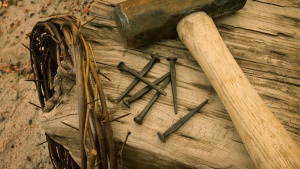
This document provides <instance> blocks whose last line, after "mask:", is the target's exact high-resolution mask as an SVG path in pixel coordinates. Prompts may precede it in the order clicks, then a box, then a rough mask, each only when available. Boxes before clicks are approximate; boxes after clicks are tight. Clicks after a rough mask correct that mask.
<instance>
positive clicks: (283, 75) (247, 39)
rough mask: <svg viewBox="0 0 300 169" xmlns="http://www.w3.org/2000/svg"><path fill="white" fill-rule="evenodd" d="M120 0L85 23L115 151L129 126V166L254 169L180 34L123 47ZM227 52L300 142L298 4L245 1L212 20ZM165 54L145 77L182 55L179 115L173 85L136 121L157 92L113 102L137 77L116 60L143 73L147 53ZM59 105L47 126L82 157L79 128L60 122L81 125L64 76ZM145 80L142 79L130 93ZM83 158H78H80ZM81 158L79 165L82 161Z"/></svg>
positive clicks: (105, 4) (96, 7) (95, 8)
mask: <svg viewBox="0 0 300 169" xmlns="http://www.w3.org/2000/svg"><path fill="white" fill-rule="evenodd" d="M118 2H120V0H119V1H117V0H116V1H107V0H103V1H101V0H95V2H94V3H93V5H92V8H91V15H92V16H97V18H96V19H95V20H93V21H92V22H91V23H89V24H88V25H85V26H84V28H83V29H82V33H83V35H84V37H85V38H86V40H87V41H88V42H89V43H91V44H92V47H93V50H94V53H95V56H96V60H97V62H99V63H103V64H99V65H98V66H99V67H100V69H101V71H102V73H104V74H105V75H106V76H108V77H109V78H110V79H111V80H112V81H111V82H110V81H108V80H105V79H104V78H102V77H101V78H102V79H103V80H102V82H103V85H104V92H105V94H106V98H107V104H108V108H109V113H110V115H111V117H112V118H115V117H118V116H121V115H123V114H126V113H130V115H129V116H126V117H124V118H122V119H119V120H117V121H114V122H112V126H113V132H114V133H113V134H114V137H115V145H116V149H117V150H119V149H120V148H121V145H122V142H123V141H124V139H125V136H126V133H127V131H128V130H130V131H131V133H132V134H131V135H130V136H129V138H128V141H127V145H126V146H125V148H124V151H123V152H124V155H123V158H124V163H125V166H127V167H130V168H171V167H173V168H174V167H175V168H254V163H253V162H252V161H251V159H250V156H249V154H248V152H247V151H246V149H245V147H244V145H243V142H242V140H241V139H240V137H239V135H238V133H237V131H236V129H235V127H234V125H233V123H232V121H231V119H230V117H229V115H228V113H227V112H226V110H225V108H224V106H223V104H222V103H221V101H220V99H219V97H218V95H217V94H216V92H215V90H214V89H213V87H212V86H211V84H210V82H209V81H208V79H207V78H206V76H205V74H204V73H203V71H202V69H201V68H200V67H199V66H198V64H197V63H196V61H195V59H194V58H193V56H192V55H191V54H190V53H189V51H188V50H187V49H186V47H185V46H184V45H183V44H182V42H181V41H179V39H177V38H175V39H168V40H161V41H158V42H155V43H153V44H150V45H147V46H144V47H141V48H138V49H129V48H126V47H125V46H124V44H123V43H122V41H121V38H120V36H119V33H118V30H117V28H116V25H115V22H114V20H113V7H114V5H115V4H116V3H118ZM215 23H216V24H217V27H218V30H219V32H220V34H221V36H222V38H223V39H224V41H225V43H226V45H227V46H228V48H229V50H230V52H231V53H232V55H233V56H234V58H235V60H236V61H237V62H238V64H239V66H240V67H241V69H242V70H243V72H244V73H245V75H246V77H247V78H248V79H249V81H250V82H251V84H252V85H253V86H254V88H255V90H256V91H257V92H258V93H259V95H260V96H261V97H262V99H263V101H264V102H265V103H266V104H267V106H268V107H269V108H270V109H271V111H272V112H273V113H274V114H275V115H276V117H277V118H278V119H279V120H280V122H281V124H282V125H283V126H284V127H285V129H287V130H288V132H289V134H291V136H292V138H293V139H294V140H295V141H296V142H297V143H298V145H300V133H299V131H300V111H299V110H300V85H299V84H300V70H299V65H300V54H299V51H300V46H299V41H300V29H299V25H300V7H299V5H296V3H295V1H293V0H286V1H274V2H273V1H269V0H261V1H248V2H247V4H246V5H245V7H244V9H242V10H241V11H239V12H236V13H235V14H233V15H230V16H225V17H222V18H219V19H217V20H216V21H215ZM152 52H156V53H158V54H159V55H160V56H161V62H160V63H157V64H156V65H155V66H154V67H153V68H152V69H151V71H150V72H149V73H148V75H147V76H146V78H147V79H148V80H150V81H153V80H155V79H157V78H159V77H160V76H162V75H164V74H165V73H166V72H168V71H169V62H168V61H167V60H166V58H167V57H168V56H177V57H178V60H177V62H176V71H177V95H178V104H179V106H178V114H177V115H175V114H174V109H173V103H172V93H171V86H170V85H168V86H167V87H166V89H165V90H166V92H167V93H168V94H167V96H161V97H160V98H159V99H158V100H157V101H156V102H155V104H154V105H153V107H152V108H151V110H150V112H149V113H148V114H147V116H146V118H145V120H144V123H143V124H142V125H138V124H136V123H135V122H134V121H133V117H135V116H136V115H137V114H139V113H140V111H141V110H142V109H143V108H144V106H145V105H146V104H147V103H148V101H149V100H150V99H151V97H152V95H153V94H154V93H155V91H151V92H150V93H149V94H147V95H145V96H144V97H143V98H142V99H141V100H139V101H137V102H135V103H132V105H131V107H130V109H129V108H127V107H126V106H124V105H123V103H122V102H120V103H116V99H117V98H118V96H119V95H120V94H121V93H122V92H123V91H124V90H125V88H126V87H127V86H128V85H129V83H130V82H131V81H132V80H133V77H132V76H130V75H128V74H126V73H122V72H120V71H119V70H118V69H117V65H118V63H119V62H121V61H124V62H125V63H126V64H127V65H128V66H130V67H131V68H134V69H135V70H137V71H140V70H141V69H142V68H143V66H144V65H146V63H147V62H148V61H149V60H150V54H151V53H152ZM64 86H65V89H63V90H62V91H63V92H62V93H63V95H62V97H61V100H60V104H58V105H57V106H56V107H55V109H53V110H52V111H51V112H50V113H48V114H46V113H45V115H44V119H43V127H44V129H45V132H46V133H47V134H48V135H49V136H50V137H51V138H52V139H54V140H55V141H57V142H58V143H60V144H62V145H64V146H65V147H66V148H67V149H68V150H69V151H70V152H71V155H72V156H73V157H74V159H75V160H76V161H79V149H78V148H79V146H78V145H79V132H78V131H76V129H73V128H71V127H69V126H67V125H65V124H63V123H62V122H65V123H68V124H70V125H73V126H78V114H77V111H76V109H77V107H76V106H77V101H76V99H77V98H76V89H75V88H74V89H72V91H71V92H69V93H67V91H68V90H67V89H70V87H71V86H72V84H71V82H67V80H66V81H65V82H64ZM144 86H145V85H144V84H142V83H139V84H138V86H137V87H136V88H134V89H133V91H132V92H130V93H129V95H133V94H134V93H135V92H137V91H138V90H139V89H141V88H142V87H144ZM205 99H208V100H209V103H208V104H207V105H206V106H204V107H203V108H202V109H201V110H200V111H199V112H198V113H196V115H194V116H193V117H192V118H191V119H190V120H189V121H188V122H187V123H186V124H185V125H184V126H183V127H181V128H180V129H179V130H178V131H176V132H175V133H174V134H173V135H171V136H170V137H169V138H168V139H167V142H166V143H162V142H161V141H160V140H159V138H158V137H157V134H156V133H157V132H158V131H160V132H162V131H165V130H166V129H167V128H168V127H169V126H171V125H172V124H173V123H174V122H175V121H177V120H178V119H180V117H182V116H184V115H185V114H186V113H188V112H189V111H190V110H191V109H193V108H195V107H196V106H197V105H198V104H200V103H201V102H202V101H204V100H205ZM78 163H79V162H78ZM79 164H80V163H79Z"/></svg>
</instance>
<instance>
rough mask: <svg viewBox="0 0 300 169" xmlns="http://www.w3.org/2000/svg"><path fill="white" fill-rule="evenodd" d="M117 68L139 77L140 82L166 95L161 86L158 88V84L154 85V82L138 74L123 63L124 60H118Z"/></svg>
mask: <svg viewBox="0 0 300 169" xmlns="http://www.w3.org/2000/svg"><path fill="white" fill-rule="evenodd" d="M118 69H119V70H120V71H124V72H128V73H130V74H131V75H133V76H134V77H136V78H139V79H140V80H141V81H142V82H144V83H146V84H147V85H148V86H150V87H152V88H153V89H155V90H156V91H158V92H160V93H161V94H163V95H167V92H165V91H163V90H162V89H161V88H159V87H158V86H156V85H155V84H153V83H152V82H150V81H149V80H147V79H146V78H144V77H143V76H141V75H139V74H138V73H137V72H136V71H134V70H133V69H130V68H129V67H128V66H126V65H125V63H124V62H120V63H119V65H118Z"/></svg>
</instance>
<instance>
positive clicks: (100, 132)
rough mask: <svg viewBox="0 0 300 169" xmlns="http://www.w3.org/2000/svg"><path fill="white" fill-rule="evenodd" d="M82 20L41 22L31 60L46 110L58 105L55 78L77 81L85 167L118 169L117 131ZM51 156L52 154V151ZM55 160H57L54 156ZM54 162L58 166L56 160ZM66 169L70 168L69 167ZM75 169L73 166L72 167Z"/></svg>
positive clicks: (68, 18) (35, 31)
mask: <svg viewBox="0 0 300 169" xmlns="http://www.w3.org/2000/svg"><path fill="white" fill-rule="evenodd" d="M80 28H81V25H80V21H79V20H78V19H77V18H76V17H74V16H70V15H64V16H60V17H52V18H50V19H48V20H46V21H41V22H38V23H37V24H36V25H35V26H34V28H33V30H32V33H31V36H30V57H31V63H32V69H33V70H34V75H35V80H34V83H35V85H36V89H37V92H38V97H39V101H40V106H41V107H42V108H43V111H45V112H47V111H50V110H51V109H52V108H53V107H54V106H55V104H57V101H58V98H59V96H60V88H59V87H57V85H55V84H54V83H55V82H54V79H55V77H57V76H58V73H59V74H60V78H67V79H69V80H72V81H74V82H76V87H77V96H78V97H77V98H78V115H79V131H80V149H81V164H80V166H81V168H82V169H85V168H87V167H88V166H89V168H94V167H98V168H102V169H105V168H108V167H109V168H111V169H115V168H117V162H116V154H115V149H114V142H113V132H112V127H111V125H110V120H109V114H108V111H107V105H106V100H105V95H104V92H103V86H102V83H101V79H100V78H99V72H100V70H99V68H98V67H97V65H96V62H95V59H94V54H93V52H92V48H91V46H90V45H89V44H87V43H86V41H85V40H84V38H83V36H82V34H81V32H80ZM61 74H62V75H61ZM50 153H51V151H50ZM50 156H51V157H56V156H54V155H50ZM52 162H53V163H57V160H56V161H55V159H54V158H52ZM65 167H66V166H65ZM68 167H69V168H72V166H68Z"/></svg>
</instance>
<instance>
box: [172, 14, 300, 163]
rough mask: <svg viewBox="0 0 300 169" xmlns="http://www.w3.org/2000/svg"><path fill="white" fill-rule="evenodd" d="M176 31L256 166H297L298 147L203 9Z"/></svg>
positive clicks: (299, 157)
mask: <svg viewBox="0 0 300 169" xmlns="http://www.w3.org/2000/svg"><path fill="white" fill-rule="evenodd" d="M177 32H178V35H179V37H180V39H181V40H182V42H183V43H184V44H185V45H186V47H187V48H188V49H189V51H190V52H191V53H192V55H193V56H194V57H195V59H196V60H197V62H198V63H199V65H200V66H201V68H202V69H203V71H204V73H205V74H206V76H207V78H208V79H209V80H210V82H211V84H212V85H213V87H214V89H215V90H216V92H217V93H218V95H219V97H220V99H221V100H222V102H223V104H224V106H225V108H226V110H227V111H228V113H229V115H230V117H231V119H232V121H233V123H234V125H235V127H236V129H237V131H238V133H239V135H240V137H241V138H242V140H243V142H244V144H245V146H246V148H247V150H248V152H249V154H250V156H251V158H252V160H253V162H254V163H255V165H256V167H257V168H264V169H265V168H278V169H279V168H280V169H282V168H289V169H290V168H295V169H299V168H300V149H299V147H298V145H297V144H296V143H295V142H294V140H293V139H292V138H291V136H290V135H289V134H288V132H287V131H286V130H285V128H284V127H283V126H282V125H281V123H280V122H279V121H278V120H277V118H276V117H275V116H274V115H273V113H272V112H271V111H270V110H269V108H268V107H267V106H266V105H265V103H264V102H263V101H262V99H261V98H260V96H259V95H258V94H257V92H256V91H255V89H254V88H253V87H252V85H251V84H250V82H249V81H248V79H247V78H246V76H245V75H244V73H243V72H242V70H241V69H240V67H239V66H238V64H237V63H236V62H235V60H234V58H233V57H232V55H231V53H230V51H229V50H228V48H227V47H226V45H225V43H224V41H223V40H222V38H221V36H220V34H219V33H218V30H217V28H216V26H215V24H214V22H213V21H212V19H211V18H210V17H209V16H208V15H207V14H205V13H204V12H198V13H194V14H191V15H189V16H187V17H185V18H184V19H182V20H181V21H180V23H179V24H178V26H177Z"/></svg>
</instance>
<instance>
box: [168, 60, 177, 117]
mask: <svg viewBox="0 0 300 169" xmlns="http://www.w3.org/2000/svg"><path fill="white" fill-rule="evenodd" d="M167 60H168V61H170V72H171V85H172V95H173V104H174V111H175V114H177V111H178V110H177V88H176V69H175V61H176V60H177V58H176V57H168V58H167Z"/></svg>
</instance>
